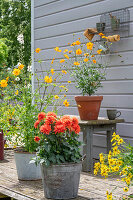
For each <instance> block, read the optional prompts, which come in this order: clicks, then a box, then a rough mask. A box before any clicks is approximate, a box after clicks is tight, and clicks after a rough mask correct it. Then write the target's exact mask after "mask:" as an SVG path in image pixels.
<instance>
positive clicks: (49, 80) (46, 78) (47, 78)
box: [44, 76, 53, 83]
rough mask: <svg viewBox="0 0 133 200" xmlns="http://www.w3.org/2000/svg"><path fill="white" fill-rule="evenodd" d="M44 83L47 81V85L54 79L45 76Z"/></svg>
mask: <svg viewBox="0 0 133 200" xmlns="http://www.w3.org/2000/svg"><path fill="white" fill-rule="evenodd" d="M44 81H45V83H52V81H53V79H52V77H51V76H50V77H49V76H45V78H44Z"/></svg>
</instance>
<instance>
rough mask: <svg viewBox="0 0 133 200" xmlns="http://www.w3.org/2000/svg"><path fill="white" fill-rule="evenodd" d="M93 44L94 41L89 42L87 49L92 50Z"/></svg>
mask: <svg viewBox="0 0 133 200" xmlns="http://www.w3.org/2000/svg"><path fill="white" fill-rule="evenodd" d="M93 45H94V44H93V43H92V42H88V43H87V44H86V46H87V49H89V50H92V48H93Z"/></svg>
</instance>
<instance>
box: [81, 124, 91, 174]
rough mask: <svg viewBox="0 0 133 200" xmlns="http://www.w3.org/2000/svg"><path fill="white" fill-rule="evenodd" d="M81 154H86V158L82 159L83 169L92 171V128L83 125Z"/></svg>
mask: <svg viewBox="0 0 133 200" xmlns="http://www.w3.org/2000/svg"><path fill="white" fill-rule="evenodd" d="M83 142H84V144H85V145H84V146H83V155H85V154H86V158H85V160H84V161H83V171H84V172H88V171H91V172H92V171H93V128H92V127H91V126H90V127H88V126H85V127H84V130H83Z"/></svg>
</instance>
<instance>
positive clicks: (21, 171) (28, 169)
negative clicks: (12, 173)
mask: <svg viewBox="0 0 133 200" xmlns="http://www.w3.org/2000/svg"><path fill="white" fill-rule="evenodd" d="M14 157H15V162H16V168H17V174H18V179H19V180H39V179H41V169H40V165H38V166H36V165H35V163H30V164H29V162H30V160H31V158H33V157H35V153H28V152H17V151H15V152H14Z"/></svg>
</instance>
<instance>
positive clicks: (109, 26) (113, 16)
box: [100, 9, 130, 37]
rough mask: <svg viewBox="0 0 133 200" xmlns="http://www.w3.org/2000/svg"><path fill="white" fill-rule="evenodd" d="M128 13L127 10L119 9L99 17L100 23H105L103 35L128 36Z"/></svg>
mask: <svg viewBox="0 0 133 200" xmlns="http://www.w3.org/2000/svg"><path fill="white" fill-rule="evenodd" d="M129 21H130V13H129V10H128V9H121V10H116V11H112V12H108V13H105V14H103V15H101V17H100V23H101V24H102V23H105V24H106V26H105V29H104V31H103V32H104V34H106V35H112V34H113V35H115V34H119V35H120V36H121V37H125V36H128V35H129Z"/></svg>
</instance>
